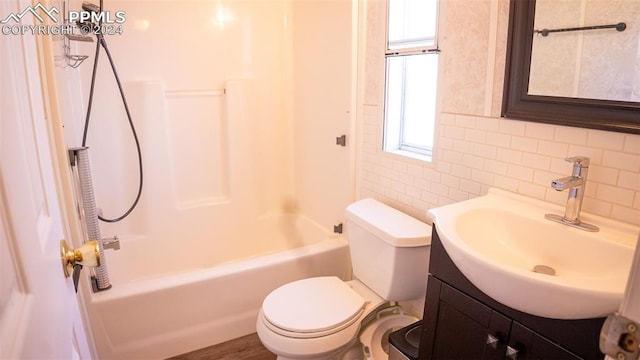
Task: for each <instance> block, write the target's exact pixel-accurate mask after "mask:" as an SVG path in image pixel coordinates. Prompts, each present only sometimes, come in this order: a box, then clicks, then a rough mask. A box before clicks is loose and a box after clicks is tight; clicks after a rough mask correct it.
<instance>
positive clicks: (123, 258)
mask: <svg viewBox="0 0 640 360" xmlns="http://www.w3.org/2000/svg"><path fill="white" fill-rule="evenodd" d="M251 225H252V226H249V227H251V228H253V231H252V233H253V235H252V236H254V237H256V238H257V240H258V241H247V240H246V239H244V242H248V243H253V244H260V246H250V247H245V249H244V250H245V253H244V254H240V253H238V252H237V251H234V252H233V253H232V254H228V256H230V257H229V258H228V259H226V260H220V256H217V255H216V256H213V254H212V256H210V258H212V259H216V260H215V262H214V263H210V264H206V263H205V262H204V261H205V260H204V259H206V258H207V256H206V255H207V253H208V252H212V251H209V250H205V249H202V248H197V247H195V248H193V249H190V252H189V251H186V252H185V251H184V250H185V249H184V248H182V247H181V244H180V243H175V244H174V251H173V252H172V251H170V249H169V250H168V251H167V252H165V253H162V249H154V252H153V254H154V256H150V255H149V252H148V251H146V250H145V249H147V248H148V247H149V246H153V242H152V241H153V239H126V238H122V239H121V249H120V250H118V251H115V252H112V251H110V250H107V252H106V256H107V260H108V267H109V272H110V278H111V283H112V285H113V287H112V289H110V290H107V291H103V292H99V293H90V294H88V295H86V296H88V297H89V298H90V299H89V301H87V302H86V307H87V311H88V312H89V314H90V317H91V319H92V321H91V330H92V333H93V334H92V335H93V337H94V339H95V344H96V349H97V352H98V356H99V357H100V359H112V358H113V359H161V358H167V357H170V356H174V355H178V354H181V353H185V352H189V351H192V350H196V349H199V348H203V347H207V346H210V345H214V344H217V343H221V342H224V341H226V340H230V339H233V338H236V337H240V336H243V335H247V334H250V333H253V332H255V323H256V319H257V315H258V311H259V309H260V307H261V305H262V300H263V299H264V297H265V296H266V295H267V294H268V293H269V292H271V291H272V290H273V289H275V288H277V287H278V286H280V285H283V284H285V283H287V282H291V281H294V280H297V279H302V278H306V277H312V276H324V275H335V276H338V277H340V278H343V279H345V280H346V279H349V277H350V262H349V251H348V246H347V242H346V240H345V239H344V238H343V237H342V236H338V235H336V234H333V233H330V232H328V231H327V230H326V229H323V228H322V227H320V226H319V225H317V224H316V223H314V222H313V221H311V220H310V219H308V218H306V217H305V216H302V215H279V216H271V217H264V218H261V219H260V220H259V223H256V224H251ZM245 230H246V229H245ZM238 233H242V234H243V236H246V232H242V231H238ZM227 240H230V242H232V243H239V242H242V241H243V239H242V238H236V239H227ZM253 240H256V239H253ZM234 248H238V246H236V247H234ZM240 248H241V247H240ZM189 253H191V256H190V255H189ZM158 254H161V255H158ZM190 258H192V259H193V261H190ZM153 264H155V266H154V265H153ZM162 264H164V266H162Z"/></svg>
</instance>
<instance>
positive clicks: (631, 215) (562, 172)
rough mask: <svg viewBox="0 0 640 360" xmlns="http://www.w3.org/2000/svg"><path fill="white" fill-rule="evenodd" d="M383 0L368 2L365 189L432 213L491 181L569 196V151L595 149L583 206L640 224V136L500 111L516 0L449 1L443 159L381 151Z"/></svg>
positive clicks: (439, 143) (443, 39)
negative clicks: (562, 187)
mask: <svg viewBox="0 0 640 360" xmlns="http://www.w3.org/2000/svg"><path fill="white" fill-rule="evenodd" d="M383 6H384V4H383V2H382V1H370V2H369V3H368V8H367V10H368V11H367V15H366V22H365V23H364V24H363V27H364V29H363V30H364V32H363V34H366V46H365V48H366V54H365V57H364V58H362V59H361V60H360V61H361V64H363V66H365V70H364V73H363V76H364V80H362V82H361V86H362V87H363V90H364V91H363V96H362V97H361V98H360V102H359V105H360V106H359V108H358V109H359V111H360V112H361V116H360V119H361V120H360V123H359V129H360V131H361V132H360V134H361V139H360V143H359V151H358V163H357V166H358V173H357V175H358V178H357V179H358V180H357V193H358V195H357V196H358V197H359V198H362V197H374V198H377V199H380V200H382V201H383V202H385V203H388V204H390V205H392V206H394V207H396V208H398V209H401V210H403V211H405V212H407V213H409V214H412V215H414V216H416V217H418V218H420V219H422V220H425V221H426V215H425V211H426V210H427V209H429V208H433V207H437V206H442V205H446V204H449V203H453V202H457V201H462V200H466V199H469V198H473V197H477V196H480V195H483V194H485V193H486V192H487V189H488V188H490V187H497V188H502V189H506V190H509V191H512V192H516V193H520V194H523V195H526V196H530V197H534V198H538V199H543V200H547V201H551V202H554V203H558V204H564V203H565V202H566V196H567V194H566V192H556V191H555V190H553V189H551V188H550V185H549V184H550V182H551V180H552V179H555V178H557V177H561V176H567V175H569V174H570V173H571V165H570V164H569V163H567V162H565V161H564V160H563V159H564V158H565V157H567V156H573V155H586V156H589V157H591V160H592V166H591V168H590V172H589V180H588V183H587V187H586V195H585V200H584V204H583V211H586V212H589V213H594V214H598V215H601V216H605V217H609V218H612V219H616V220H620V221H624V222H629V223H634V224H638V223H640V136H639V135H631V134H624V133H616V132H607V131H598V130H588V129H582V128H572V127H564V126H555V125H547V124H538V123H532V122H525V121H517V120H507V119H503V118H500V106H501V99H502V83H503V72H504V62H505V60H504V59H505V51H506V38H507V36H506V35H507V22H508V6H509V5H508V1H507V0H475V1H466V0H441V3H440V28H439V31H440V34H439V45H440V48H441V50H442V53H441V59H440V73H439V80H438V81H439V84H438V86H439V91H438V107H439V110H438V114H437V124H436V131H437V132H436V134H438V135H437V138H436V145H435V149H434V162H433V163H431V164H429V163H424V162H419V161H414V160H411V159H406V158H402V157H398V156H394V155H392V154H387V153H384V152H383V151H381V138H382V116H383V89H382V86H383V80H384V79H383V70H384V63H383V59H382V56H380V54H382V53H383V50H384V49H383V47H384V29H381V26H380V24H381V19H382V16H383V14H384V7H383Z"/></svg>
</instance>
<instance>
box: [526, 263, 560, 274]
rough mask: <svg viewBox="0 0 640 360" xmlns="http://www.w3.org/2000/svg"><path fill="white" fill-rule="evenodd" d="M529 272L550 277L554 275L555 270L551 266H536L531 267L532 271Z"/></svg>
mask: <svg viewBox="0 0 640 360" xmlns="http://www.w3.org/2000/svg"><path fill="white" fill-rule="evenodd" d="M531 271H533V272H534V273H538V274H545V275H551V276H553V275H555V274H556V270H555V269H554V268H552V267H551V266H547V265H536V266H534V267H533V270H531Z"/></svg>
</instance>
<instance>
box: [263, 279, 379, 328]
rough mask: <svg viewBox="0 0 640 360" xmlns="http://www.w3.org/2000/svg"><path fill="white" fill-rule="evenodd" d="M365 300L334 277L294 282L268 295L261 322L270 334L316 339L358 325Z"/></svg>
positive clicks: (264, 303)
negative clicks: (271, 332)
mask: <svg viewBox="0 0 640 360" xmlns="http://www.w3.org/2000/svg"><path fill="white" fill-rule="evenodd" d="M365 303H366V301H365V299H364V298H363V297H362V296H360V295H359V294H358V293H357V292H356V291H355V290H353V289H352V288H351V287H350V286H349V285H348V284H346V283H345V282H343V281H342V280H340V279H339V278H338V277H335V276H326V277H315V278H308V279H303V280H298V281H294V282H291V283H288V284H285V285H283V286H281V287H280V288H278V289H276V290H274V291H273V292H271V293H270V294H269V295H268V296H267V297H266V298H265V300H264V302H263V304H262V311H261V318H262V321H263V323H264V325H265V326H266V327H267V328H269V329H270V330H271V331H273V332H275V333H277V334H279V335H282V336H286V337H290V338H299V339H306V338H317V337H323V336H328V335H331V334H334V333H337V332H340V331H342V330H344V329H346V328H348V327H350V326H351V325H353V324H354V323H355V322H357V321H359V320H360V318H361V316H362V314H363V312H364V310H365Z"/></svg>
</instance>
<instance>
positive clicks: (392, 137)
mask: <svg viewBox="0 0 640 360" xmlns="http://www.w3.org/2000/svg"><path fill="white" fill-rule="evenodd" d="M391 1H393V0H387V1H386V7H385V9H386V13H385V16H384V21H385V53H384V64H385V65H384V69H385V70H384V80H385V81H384V111H383V121H384V126H383V139H382V149H383V151H385V152H390V153H400V154H402V155H405V156H409V157H413V158H418V159H421V160H425V161H428V162H432V158H433V146H431V147H425V146H423V145H422V144H414V143H409V142H407V141H405V140H404V137H405V132H404V127H405V115H404V112H405V111H404V110H405V101H404V99H405V97H404V95H403V96H401V98H402V104H401V110H400V112H401V114H402V115H401V116H400V118H399V119H395V120H394V119H389V116H388V103H389V89H390V81H389V72H390V71H389V59H391V58H398V57H404V56H415V55H427V56H428V55H435V56H437V55H438V54H439V53H440V48H439V46H438V24H439V22H438V20H439V5H440V4H439V2H440V1H439V0H434V1H435V2H436V8H435V15H434V17H435V19H434V21H435V33H434V36H433V37H425V38H417V39H402V40H400V41H398V40H396V41H389V11H390V10H389V7H390V5H391ZM416 42H427V43H429V45H421V46H408V47H394V45H402V44H403V43H404V44H412V43H416ZM402 66H403V68H402V81H401V82H402V84H403V85H402V87H401V88H402V89H403V91H404V90H405V89H406V85H405V84H406V76H407V72H406V63H403V65H402ZM436 72H437V69H436ZM436 89H437V84H436ZM436 92H437V90H436ZM434 101H435V99H434ZM435 115H436V114H435V113H434V114H433V116H434V121H433V124H432V126H433V127H434V130H435ZM434 132H435V131H434ZM434 141H435V139H434Z"/></svg>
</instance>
